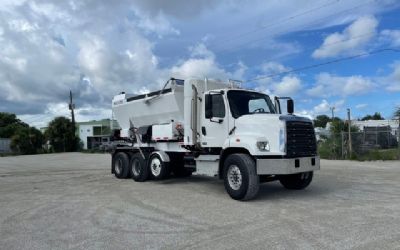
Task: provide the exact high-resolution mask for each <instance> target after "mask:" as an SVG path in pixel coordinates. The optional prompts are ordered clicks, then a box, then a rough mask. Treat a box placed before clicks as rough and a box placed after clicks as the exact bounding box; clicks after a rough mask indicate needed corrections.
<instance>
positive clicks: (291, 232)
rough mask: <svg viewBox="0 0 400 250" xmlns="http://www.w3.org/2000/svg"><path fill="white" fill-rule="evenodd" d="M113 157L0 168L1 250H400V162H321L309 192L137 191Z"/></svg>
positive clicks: (273, 187) (201, 187)
mask: <svg viewBox="0 0 400 250" xmlns="http://www.w3.org/2000/svg"><path fill="white" fill-rule="evenodd" d="M110 159H111V157H110V155H107V154H80V153H65V154H49V155H35V156H18V157H2V158H0V249H71V248H72V249H159V248H161V249H232V248H234V249H400V194H399V193H400V162H399V161H392V162H349V161H321V170H320V171H317V172H316V173H315V175H314V180H313V183H312V184H311V185H310V186H309V187H308V188H307V189H306V190H302V191H288V190H285V189H284V188H283V187H282V186H281V185H280V184H279V183H278V182H273V183H266V184H263V185H262V186H261V187H260V193H259V196H258V198H257V199H256V200H253V201H249V202H238V201H234V200H232V199H231V198H230V197H229V196H228V195H227V194H226V193H225V190H224V186H223V183H222V181H220V180H217V179H215V178H208V177H200V176H193V177H190V178H183V179H169V180H165V181H160V182H154V181H149V182H145V183H135V182H134V181H132V180H129V179H128V180H119V179H116V178H114V176H113V175H111V174H110Z"/></svg>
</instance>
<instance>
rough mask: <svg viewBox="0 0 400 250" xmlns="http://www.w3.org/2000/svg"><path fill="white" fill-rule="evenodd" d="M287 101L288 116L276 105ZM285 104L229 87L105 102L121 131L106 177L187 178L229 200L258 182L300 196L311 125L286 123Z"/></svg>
mask: <svg viewBox="0 0 400 250" xmlns="http://www.w3.org/2000/svg"><path fill="white" fill-rule="evenodd" d="M282 99H287V109H288V110H287V111H288V115H282V114H281V106H280V101H281V100H282ZM293 106H294V105H293V101H292V99H290V98H287V97H285V98H275V100H274V102H272V101H271V99H270V98H269V96H268V95H265V94H263V93H260V92H256V91H252V90H245V89H241V88H238V87H237V86H235V84H234V83H233V82H229V83H224V82H220V81H215V80H208V79H204V80H198V79H188V80H185V81H184V80H178V79H173V78H172V79H170V80H169V81H168V82H167V83H166V84H165V86H164V88H163V89H161V90H160V91H156V92H151V93H148V94H143V95H130V94H125V93H121V94H119V95H116V96H115V97H114V98H113V101H112V109H113V114H114V117H115V118H116V119H117V121H118V123H119V124H120V126H121V128H122V129H121V130H120V131H118V133H117V134H116V139H115V141H114V142H113V148H112V168H111V171H112V173H114V174H115V176H116V177H118V178H127V177H132V178H133V179H134V180H135V181H146V180H148V179H149V178H151V179H155V180H160V179H164V178H167V177H168V176H169V175H170V173H171V172H172V173H173V174H174V175H175V176H189V175H191V174H192V172H195V173H197V174H201V175H207V176H216V177H219V178H221V179H223V180H224V184H225V188H226V191H227V192H228V194H229V195H230V196H231V197H232V198H233V199H236V200H248V199H252V198H254V197H255V196H256V195H257V192H258V189H259V185H260V182H263V181H273V180H279V181H280V182H281V183H282V185H283V186H284V187H286V188H288V189H303V188H305V187H307V186H308V185H309V184H310V182H311V180H312V177H313V171H314V170H317V169H319V168H320V166H319V157H318V156H317V146H316V140H315V134H314V128H313V125H312V122H311V120H309V119H307V118H304V117H299V116H296V115H293Z"/></svg>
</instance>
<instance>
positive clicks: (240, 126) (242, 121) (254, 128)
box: [231, 114, 310, 154]
mask: <svg viewBox="0 0 400 250" xmlns="http://www.w3.org/2000/svg"><path fill="white" fill-rule="evenodd" d="M286 121H308V122H309V121H310V120H309V119H308V118H305V117H300V116H295V115H281V114H252V115H244V116H241V117H239V118H237V119H236V120H235V127H236V128H235V131H234V134H233V135H232V137H234V138H232V139H233V140H232V141H234V140H236V139H237V138H239V139H240V140H242V141H243V139H244V140H248V141H247V144H248V145H249V147H251V146H252V145H255V143H256V142H257V141H266V140H267V141H268V142H269V145H270V152H268V153H266V154H273V153H278V154H282V153H283V152H282V149H281V148H282V147H280V146H281V145H280V144H282V143H283V144H284V141H285V140H283V142H282V138H280V137H282V136H285V134H286V126H285V122H286ZM245 138H247V139H245ZM231 145H232V144H231ZM232 146H233V145H232ZM263 154H264V153H263Z"/></svg>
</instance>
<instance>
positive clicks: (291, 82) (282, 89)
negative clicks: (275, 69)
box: [272, 76, 302, 96]
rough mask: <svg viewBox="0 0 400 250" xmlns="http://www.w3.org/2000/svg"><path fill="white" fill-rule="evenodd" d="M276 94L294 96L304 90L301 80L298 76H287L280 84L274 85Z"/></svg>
mask: <svg viewBox="0 0 400 250" xmlns="http://www.w3.org/2000/svg"><path fill="white" fill-rule="evenodd" d="M272 88H273V92H274V94H277V95H279V96H294V95H296V94H298V92H299V91H300V90H301V89H302V85H301V80H300V79H299V78H298V77H296V76H285V77H283V78H282V80H281V81H280V82H277V83H275V84H273V85H272Z"/></svg>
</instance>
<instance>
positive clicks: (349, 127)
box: [347, 109, 353, 157]
mask: <svg viewBox="0 0 400 250" xmlns="http://www.w3.org/2000/svg"><path fill="white" fill-rule="evenodd" d="M347 120H348V130H349V132H348V133H349V140H348V142H349V156H350V157H351V154H352V151H353V149H352V145H351V120H350V109H347Z"/></svg>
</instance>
